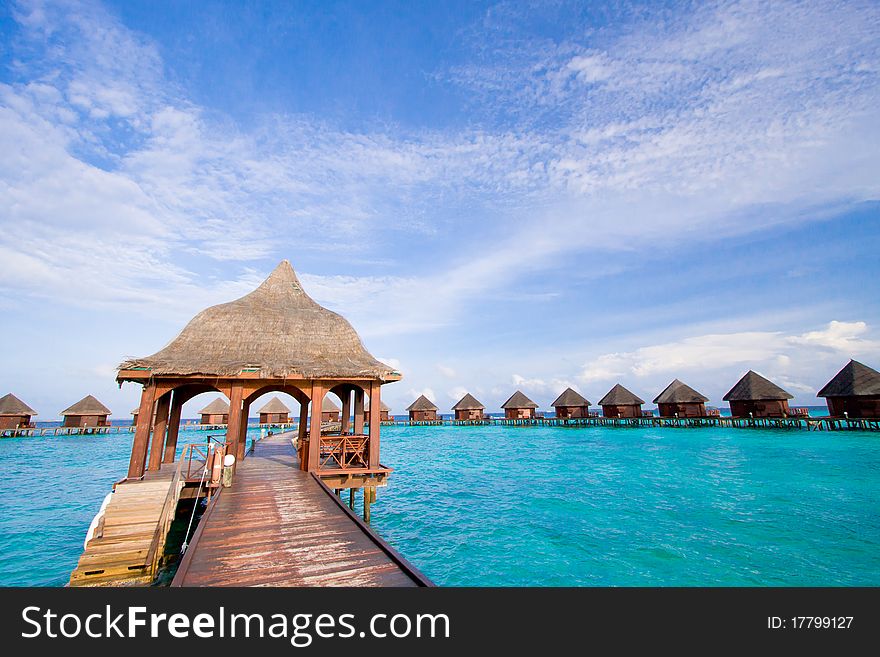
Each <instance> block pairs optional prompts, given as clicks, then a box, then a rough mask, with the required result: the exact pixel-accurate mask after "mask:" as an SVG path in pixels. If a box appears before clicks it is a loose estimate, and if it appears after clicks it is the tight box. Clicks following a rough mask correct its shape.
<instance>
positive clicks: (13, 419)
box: [0, 392, 37, 431]
mask: <svg viewBox="0 0 880 657" xmlns="http://www.w3.org/2000/svg"><path fill="white" fill-rule="evenodd" d="M36 414H37V412H36V411H35V410H34V409H32V408H31V407H30V406H28V405H27V404H25V403H24V402H23V401H21V400H20V399H19V398H18V397H16V396H15V395H13V394H12V393H11V392H10V393H9V394H7V395H4V396H3V397H0V431H2V430H6V429H28V428H32V427H33V425H32V424H31V417H32V416H34V415H36Z"/></svg>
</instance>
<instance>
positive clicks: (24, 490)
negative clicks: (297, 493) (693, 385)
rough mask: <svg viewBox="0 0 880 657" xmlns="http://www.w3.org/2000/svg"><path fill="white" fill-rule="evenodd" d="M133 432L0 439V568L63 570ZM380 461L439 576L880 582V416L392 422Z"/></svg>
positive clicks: (382, 510) (383, 506)
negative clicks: (773, 422) (854, 427)
mask: <svg viewBox="0 0 880 657" xmlns="http://www.w3.org/2000/svg"><path fill="white" fill-rule="evenodd" d="M258 431H259V430H258V429H256V428H252V429H251V431H250V434H249V435H251V436H257V435H259V433H258ZM207 433H210V432H207ZM205 436H206V432H201V431H200V432H193V431H189V432H181V438H180V441H179V442H180V444H181V445H182V444H184V443H185V442H204V441H205ZM131 440H132V435H131V434H111V435H97V436H69V437H68V436H64V437H61V436H59V437H50V436H47V437H41V438H40V437H36V438H7V439H2V440H0V473H2V481H3V485H2V487H0V585H3V586H32V585H37V586H62V585H63V584H65V583H66V582H67V579H68V576H69V573H70V571H71V570H72V569H73V567H74V566H75V564H76V561H77V559H78V557H79V554H80V552H81V550H82V542H83V538H84V536H85V532H86V529H87V527H88V525H89V522H90V521H91V519H92V517H93V516H94V514H95V512H96V511H97V510H98V507H99V506H100V504H101V501H102V500H103V498H104V496H105V495H106V494H107V493H108V492H109V491H110V486H111V484H112V483H113V482H114V481H117V480H118V479H120V478H121V477H123V476H124V475H125V471H126V469H127V465H128V459H129V454H130V448H131ZM382 461H383V463H385V464H386V465H389V466H391V467H393V468H395V471H394V473H393V475H392V476H391V478H390V482H389V485H388V487H387V488H382V489H380V491H379V496H378V501H377V503H376V504H375V505H374V506H373V513H372V523H373V524H372V526H373V528H374V529H375V530H376V531H377V532H378V533H379V534H380V535H381V536H383V537H384V538H385V539H386V540H387V541H388V542H389V543H390V544H391V545H393V546H394V547H395V548H397V549H398V550H399V551H400V552H401V553H402V554H403V555H404V556H405V557H406V558H407V559H409V560H410V561H411V562H412V563H413V564H415V565H416V566H417V567H418V568H420V569H421V570H422V571H423V572H424V573H425V574H426V575H427V576H428V577H430V578H431V579H432V580H434V581H435V582H436V583H437V584H440V585H475V586H493V585H500V586H508V585H510V586H570V585H573V586H705V585H718V586H750V585H757V586H832V585H843V586H853V585H859V586H877V585H880V434H877V433H867V432H807V431H804V430H784V429H776V430H769V429H720V428H666V429H663V428H653V429H648V428H631V427H619V428H612V427H596V428H567V427H501V426H498V427H492V426H476V427H473V426H467V427H455V426H444V427H439V426H429V427H403V426H385V427H382Z"/></svg>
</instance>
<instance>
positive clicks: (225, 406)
mask: <svg viewBox="0 0 880 657" xmlns="http://www.w3.org/2000/svg"><path fill="white" fill-rule="evenodd" d="M228 414H229V402H227V401H225V400H224V399H223V398H222V397H217V398H216V399H215V400H214V401H212V402H211V403H210V404H208V405H207V406H205V407H204V408H203V409H202V410H200V411H199V415H228Z"/></svg>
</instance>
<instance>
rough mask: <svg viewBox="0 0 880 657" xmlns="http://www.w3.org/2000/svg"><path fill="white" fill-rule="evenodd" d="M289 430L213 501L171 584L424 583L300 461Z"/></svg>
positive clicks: (266, 442) (258, 452) (260, 449)
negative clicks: (305, 469)
mask: <svg viewBox="0 0 880 657" xmlns="http://www.w3.org/2000/svg"><path fill="white" fill-rule="evenodd" d="M290 436H291V434H283V435H277V436H271V437H269V438H266V439H263V440H261V441H260V442H259V444H258V445H257V447H256V448H255V452H254V454H253V455H252V456H249V457H248V458H246V459H245V460H244V461H243V462H242V463H240V464H239V466H238V468H237V470H236V473H235V482H234V483H233V486H232V487H231V488H227V489H224V490H223V492H222V493H221V494H220V495H219V496H217V497H216V499H215V500H214V501H213V502H212V504H211V505H210V507H209V508H208V510H207V511H206V512H205V515H204V516H203V517H202V519H201V522H200V523H199V527H198V529H197V530H196V533H195V535H194V536H193V538H192V540H191V544H190V547H189V549H188V550H187V552H186V554H185V555H184V558H183V560H182V562H181V564H180V567H179V569H178V571H177V575H176V576H175V578H174V581H173V583H172V586H424V585H430V582H428V581H427V580H426V579H425V578H424V577H423V576H422V575H421V574H420V573H419V572H418V571H417V570H415V569H414V568H413V567H412V566H410V565H409V564H408V563H407V562H406V561H405V560H404V559H403V558H402V557H400V556H399V555H398V554H397V553H396V552H394V550H392V549H391V548H390V547H389V546H387V545H386V544H385V543H384V542H383V541H382V540H381V539H379V538H378V537H377V536H376V535H375V534H373V533H372V532H371V531H370V530H369V529H368V528H366V526H365V525H363V524H362V523H361V522H360V521H359V520H358V519H357V518H356V516H354V514H351V513H349V512H347V510H346V509H345V507H344V506H343V505H342V504H341V503H339V502H338V501H337V500H336V499H335V498H334V497H333V495H332V493H331V492H330V491H329V490H328V489H327V488H326V487H325V486H323V485H322V484H321V483H319V481H318V480H317V479H316V478H315V477H314V476H313V475H311V474H309V473H307V472H303V471H302V470H300V469H299V463H298V460H297V456H296V453H295V452H294V449H293V446H292V445H291V443H290Z"/></svg>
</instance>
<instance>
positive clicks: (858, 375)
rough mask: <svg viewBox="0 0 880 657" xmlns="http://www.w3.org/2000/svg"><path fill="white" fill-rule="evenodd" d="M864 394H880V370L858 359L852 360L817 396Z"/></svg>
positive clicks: (856, 395)
mask: <svg viewBox="0 0 880 657" xmlns="http://www.w3.org/2000/svg"><path fill="white" fill-rule="evenodd" d="M863 395H864V396H869V395H880V372H878V371H877V370H875V369H874V368H873V367H868V366H867V365H865V364H864V363H860V362H859V361H857V360H850V361H849V362H848V363H847V364H846V365H844V366H843V368H842V369H841V370H840V371H839V372H838V373H837V374H835V375H834V378H832V379H831V380H830V381H829V382H828V383H826V384H825V386H824V387H823V388H822V389H821V390H820V391H819V392H818V394H817V395H816V396H817V397H859V396H863Z"/></svg>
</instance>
